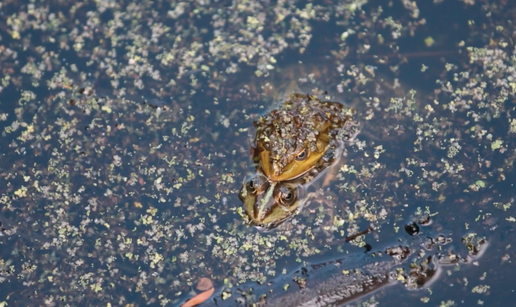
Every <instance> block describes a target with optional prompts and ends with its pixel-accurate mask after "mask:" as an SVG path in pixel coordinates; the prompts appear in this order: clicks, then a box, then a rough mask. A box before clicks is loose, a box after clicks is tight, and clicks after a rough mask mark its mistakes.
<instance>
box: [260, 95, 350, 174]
mask: <svg viewBox="0 0 516 307" xmlns="http://www.w3.org/2000/svg"><path fill="white" fill-rule="evenodd" d="M353 113H354V110H353V108H350V107H346V106H344V105H342V104H340V103H338V102H332V101H323V100H321V99H319V98H316V97H315V96H312V95H309V94H299V93H292V94H289V95H287V96H286V99H285V101H283V102H282V103H281V105H280V106H279V108H277V109H274V110H272V111H271V112H270V113H268V114H266V115H264V116H261V117H260V118H259V119H258V120H257V121H255V126H256V136H255V141H254V147H253V148H252V153H253V160H254V162H255V163H256V164H257V168H259V169H260V170H261V171H262V172H263V174H265V176H266V177H267V178H268V179H269V180H270V181H276V182H278V181H285V180H292V179H296V178H298V177H300V176H302V175H304V174H305V173H307V172H308V171H309V170H311V169H312V168H314V167H316V166H317V165H318V164H320V163H323V162H321V159H322V158H323V157H324V155H325V154H326V152H327V151H328V150H329V149H330V148H332V149H335V148H336V147H339V146H342V141H343V140H346V139H350V138H352V137H353V136H354V135H355V134H356V131H355V129H352V127H354V126H356V123H355V122H354V121H353Z"/></svg>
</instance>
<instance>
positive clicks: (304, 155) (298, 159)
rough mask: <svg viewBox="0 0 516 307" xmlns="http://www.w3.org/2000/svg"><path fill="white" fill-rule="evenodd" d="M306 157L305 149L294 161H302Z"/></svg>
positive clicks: (306, 151)
mask: <svg viewBox="0 0 516 307" xmlns="http://www.w3.org/2000/svg"><path fill="white" fill-rule="evenodd" d="M306 157H308V150H307V149H306V148H303V150H302V151H301V152H300V153H298V154H297V156H296V160H297V161H303V160H305V159H306Z"/></svg>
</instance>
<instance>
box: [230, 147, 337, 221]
mask: <svg viewBox="0 0 516 307" xmlns="http://www.w3.org/2000/svg"><path fill="white" fill-rule="evenodd" d="M341 155H342V153H341V151H340V150H338V151H337V152H336V155H329V154H327V155H325V156H324V157H323V158H322V159H321V160H320V162H319V163H318V165H317V166H316V167H314V168H312V169H310V170H309V171H308V172H307V173H305V174H304V175H303V176H300V177H297V178H295V179H292V180H284V181H272V180H269V179H268V178H267V176H266V175H265V174H264V173H263V172H262V170H261V169H260V167H259V166H258V167H257V169H256V171H255V173H254V174H253V175H252V176H251V177H250V178H248V179H247V180H246V181H245V182H244V184H243V185H242V188H241V190H240V193H239V198H240V200H241V201H242V203H243V204H244V210H245V213H246V219H247V221H248V222H249V224H251V225H253V226H255V227H256V228H257V229H259V230H262V231H269V230H272V229H274V228H276V227H278V226H279V225H281V224H283V223H284V222H285V221H287V220H289V219H291V218H293V217H294V216H295V215H297V214H298V213H299V212H301V210H302V209H303V208H304V206H305V205H306V204H307V202H308V200H309V199H311V198H313V197H315V195H316V193H315V192H313V190H315V189H312V188H315V187H317V185H316V183H318V182H320V181H321V178H323V177H324V176H327V175H328V174H329V173H330V169H331V167H332V166H336V165H338V164H339V163H338V162H339V160H340V157H341Z"/></svg>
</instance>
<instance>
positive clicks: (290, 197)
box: [278, 186, 296, 206]
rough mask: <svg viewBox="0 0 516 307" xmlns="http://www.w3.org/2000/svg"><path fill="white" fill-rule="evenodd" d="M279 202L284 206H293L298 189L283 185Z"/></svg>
mask: <svg viewBox="0 0 516 307" xmlns="http://www.w3.org/2000/svg"><path fill="white" fill-rule="evenodd" d="M278 196H279V197H278V198H279V199H278V200H279V202H280V203H281V205H283V206H291V205H292V204H293V203H294V202H295V200H296V190H295V188H291V187H288V186H282V187H280V189H279V195H278Z"/></svg>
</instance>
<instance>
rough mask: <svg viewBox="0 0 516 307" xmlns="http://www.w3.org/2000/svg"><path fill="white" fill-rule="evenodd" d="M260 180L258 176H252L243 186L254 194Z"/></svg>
mask: <svg viewBox="0 0 516 307" xmlns="http://www.w3.org/2000/svg"><path fill="white" fill-rule="evenodd" d="M260 185H261V182H260V178H259V177H253V178H251V179H249V181H247V182H246V184H245V187H246V189H247V192H249V193H251V194H255V193H256V191H257V190H258V189H259V188H260Z"/></svg>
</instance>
